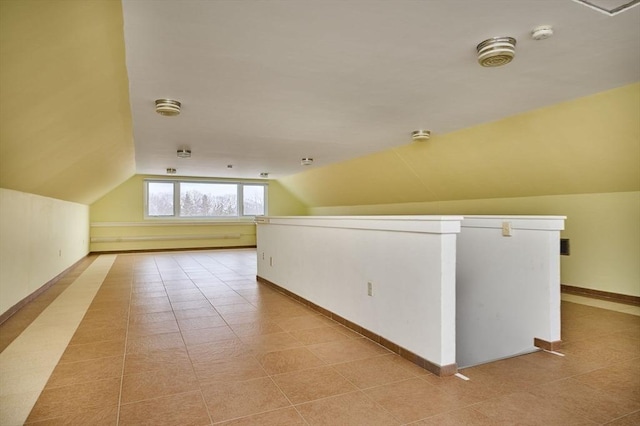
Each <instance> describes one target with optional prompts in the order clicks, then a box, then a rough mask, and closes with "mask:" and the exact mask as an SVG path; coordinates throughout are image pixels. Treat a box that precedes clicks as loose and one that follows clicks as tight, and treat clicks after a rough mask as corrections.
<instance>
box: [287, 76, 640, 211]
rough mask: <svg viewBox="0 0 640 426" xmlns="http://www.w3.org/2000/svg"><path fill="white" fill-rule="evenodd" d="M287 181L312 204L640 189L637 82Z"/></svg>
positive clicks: (639, 95) (354, 203) (395, 201)
mask: <svg viewBox="0 0 640 426" xmlns="http://www.w3.org/2000/svg"><path fill="white" fill-rule="evenodd" d="M410 130H412V129H408V132H409V131H410ZM281 183H282V185H283V186H285V187H286V188H287V189H289V190H290V191H291V192H292V193H293V194H294V195H296V196H297V197H299V198H300V200H302V201H303V202H304V203H306V204H307V205H308V206H310V207H322V206H355V205H369V204H391V203H406V202H427V201H445V200H471V199H483V198H506V197H523V196H538V195H559V194H584V193H602V192H622V191H638V190H640V84H633V85H630V86H625V87H621V88H618V89H614V90H611V91H607V92H603V93H599V94H595V95H592V96H588V97H585V98H581V99H577V100H573V101H569V102H564V103H561V104H557V105H553V106H549V107H546V108H542V109H539V110H535V111H531V112H528V113H525V114H521V115H517V116H512V117H508V118H505V119H503V120H500V121H496V122H492V123H487V124H483V125H479V126H475V127H472V128H468V129H464V130H461V131H457V132H453V133H449V134H445V135H438V136H433V137H432V138H431V140H429V141H427V142H416V143H411V144H408V145H404V146H401V147H399V148H396V149H392V150H387V151H383V152H380V153H378V154H374V155H370V156H366V157H362V158H359V159H355V160H351V161H346V162H343V163H340V164H335V165H330V166H327V167H323V168H318V169H312V170H309V171H306V172H303V173H299V174H296V175H293V176H289V177H286V178H284V179H281Z"/></svg>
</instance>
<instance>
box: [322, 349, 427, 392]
mask: <svg viewBox="0 0 640 426" xmlns="http://www.w3.org/2000/svg"><path fill="white" fill-rule="evenodd" d="M333 367H334V368H335V370H336V371H338V372H339V373H340V374H342V375H343V376H344V377H346V378H347V379H349V381H350V382H351V383H353V384H354V385H356V386H357V387H359V388H360V389H365V388H370V387H373V386H380V385H384V384H387V383H391V382H397V381H400V380H405V379H409V378H412V377H414V376H415V375H414V373H412V371H411V370H410V369H409V368H407V367H406V361H405V360H403V359H402V358H400V357H399V356H398V355H391V354H389V355H380V356H376V357H373V358H366V359H361V360H356V361H350V362H345V363H342V364H334V365H333Z"/></svg>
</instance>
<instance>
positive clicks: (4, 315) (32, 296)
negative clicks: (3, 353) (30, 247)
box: [0, 254, 91, 324]
mask: <svg viewBox="0 0 640 426" xmlns="http://www.w3.org/2000/svg"><path fill="white" fill-rule="evenodd" d="M90 255H91V254H87V255H86V256H84V257H82V258H80V260H78V261H77V262H75V263H74V264H73V265H71V266H69V267H68V268H67V269H65V270H64V271H62V272H60V273H59V274H58V275H56V276H55V277H53V278H52V279H50V280H49V281H47V282H46V283H44V284H43V285H42V286H40V288H38V289H37V290H36V291H34V292H33V293H31V294H29V295H28V296H27V297H25V298H24V299H22V300H20V301H19V302H18V303H16V304H15V305H13V306H12V307H10V308H9V309H8V310H6V311H5V312H4V313H2V314H1V315H0V324H3V323H4V322H5V321H6V320H8V319H9V318H11V317H12V316H13V315H14V314H15V313H16V312H18V311H19V310H20V309H22V308H23V307H24V306H25V305H26V304H28V303H29V302H31V301H32V300H34V299H35V298H37V297H38V296H40V295H41V294H42V293H44V292H45V291H47V290H48V289H49V288H50V287H51V286H52V285H54V284H55V283H57V282H58V281H60V278H62V277H63V276H64V275H65V274H66V273H67V272H69V271H70V270H72V269H73V268H75V267H76V266H78V265H79V264H80V263H82V262H84V261H85V259H86V258H87V257H89V256H90Z"/></svg>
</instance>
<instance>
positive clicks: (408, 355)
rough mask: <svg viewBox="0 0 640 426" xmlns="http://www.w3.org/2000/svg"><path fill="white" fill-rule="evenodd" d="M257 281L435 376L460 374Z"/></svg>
mask: <svg viewBox="0 0 640 426" xmlns="http://www.w3.org/2000/svg"><path fill="white" fill-rule="evenodd" d="M256 279H257V280H258V281H259V282H261V283H263V284H265V285H267V286H269V287H271V288H273V289H275V290H276V291H278V292H280V293H282V294H284V295H285V296H288V297H290V298H292V299H294V300H295V301H297V302H299V303H301V304H303V305H305V306H307V307H308V308H311V309H313V310H314V311H316V312H318V313H320V314H322V315H324V316H325V317H327V318H330V319H332V320H334V321H335V322H337V323H339V324H342V325H344V326H345V327H347V328H349V329H351V330H353V331H355V332H356V333H358V334H361V335H363V336H364V337H366V338H368V339H369V340H373V341H374V342H376V343H377V344H379V345H381V346H384V347H385V348H387V349H389V350H390V351H391V352H394V353H396V354H398V355H400V356H401V357H402V358H404V359H406V360H408V361H411V362H412V363H414V364H416V365H417V366H419V367H422V368H424V369H425V370H427V371H430V372H432V373H433V374H436V375H438V376H452V375H454V374H456V373H457V372H458V366H457V365H456V364H449V365H437V364H434V363H432V362H431V361H428V360H426V359H424V358H422V357H420V356H418V355H416V354H414V353H413V352H411V351H408V350H406V349H405V348H403V347H401V346H399V345H397V344H395V343H393V342H391V341H390V340H387V339H385V338H384V337H382V336H380V335H378V334H376V333H374V332H372V331H370V330H367V329H366V328H363V327H361V326H359V325H358V324H356V323H354V322H351V321H349V320H348V319H346V318H343V317H341V316H340V315H338V314H335V313H333V312H331V311H329V310H327V309H325V308H323V307H322V306H318V305H316V304H315V303H313V302H311V301H309V300H307V299H305V298H304V297H301V296H299V295H297V294H295V293H293V292H291V291H289V290H287V289H286V288H283V287H280V286H279V285H278V284H276V283H273V282H271V281H269V280H267V279H265V278H262V277H261V276H259V275H257V276H256Z"/></svg>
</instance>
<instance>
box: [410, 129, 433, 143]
mask: <svg viewBox="0 0 640 426" xmlns="http://www.w3.org/2000/svg"><path fill="white" fill-rule="evenodd" d="M430 137H431V131H429V130H414V131H413V132H411V139H413V140H414V141H426V140H428V139H429V138H430Z"/></svg>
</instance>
